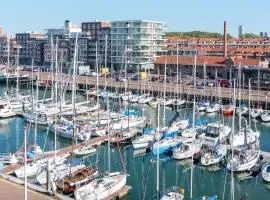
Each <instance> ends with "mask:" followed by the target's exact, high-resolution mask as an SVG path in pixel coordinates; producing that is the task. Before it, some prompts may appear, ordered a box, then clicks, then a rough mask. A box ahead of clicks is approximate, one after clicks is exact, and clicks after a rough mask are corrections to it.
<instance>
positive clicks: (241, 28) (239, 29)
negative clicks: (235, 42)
mask: <svg viewBox="0 0 270 200" xmlns="http://www.w3.org/2000/svg"><path fill="white" fill-rule="evenodd" d="M243 29H244V27H243V25H239V26H238V37H239V38H243V34H244V31H243Z"/></svg>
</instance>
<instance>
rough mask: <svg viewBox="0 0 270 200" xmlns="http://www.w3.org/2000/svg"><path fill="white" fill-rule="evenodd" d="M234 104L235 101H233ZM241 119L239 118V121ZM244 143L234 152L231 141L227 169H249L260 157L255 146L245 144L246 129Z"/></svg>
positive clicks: (237, 170)
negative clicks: (242, 146)
mask: <svg viewBox="0 0 270 200" xmlns="http://www.w3.org/2000/svg"><path fill="white" fill-rule="evenodd" d="M234 102H235V84H234ZM234 106H235V103H234ZM234 117H235V114H234V115H233V128H232V129H233V131H232V138H233V136H234V123H235V121H234V119H235V118H234ZM240 120H241V119H239V122H241V121H240ZM244 141H245V145H244V148H243V149H241V150H240V152H238V153H237V154H235V153H236V152H235V150H234V146H233V145H232V144H233V141H232V142H231V148H232V154H231V159H229V161H228V163H227V169H228V170H230V171H232V172H234V171H236V172H241V171H247V170H250V169H251V168H252V167H253V166H254V165H255V164H256V163H257V162H258V161H259V159H260V151H259V149H257V147H255V149H252V148H250V147H249V145H247V138H246V131H245V139H244Z"/></svg>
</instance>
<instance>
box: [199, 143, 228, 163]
mask: <svg viewBox="0 0 270 200" xmlns="http://www.w3.org/2000/svg"><path fill="white" fill-rule="evenodd" d="M226 155H227V148H226V147H225V146H220V145H218V146H217V147H215V148H214V149H212V150H211V149H210V150H208V151H207V152H206V153H205V154H203V155H202V157H201V164H202V165H203V166H210V165H216V164H218V163H220V162H222V161H223V160H224V158H225V156H226Z"/></svg>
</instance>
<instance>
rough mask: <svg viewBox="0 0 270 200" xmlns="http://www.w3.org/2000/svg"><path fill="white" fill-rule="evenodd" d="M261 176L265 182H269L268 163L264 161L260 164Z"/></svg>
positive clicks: (269, 171) (269, 164)
mask: <svg viewBox="0 0 270 200" xmlns="http://www.w3.org/2000/svg"><path fill="white" fill-rule="evenodd" d="M261 171H262V178H263V180H264V181H265V182H268V183H269V182H270V163H269V162H268V163H265V164H264V165H263V166H262V170H261Z"/></svg>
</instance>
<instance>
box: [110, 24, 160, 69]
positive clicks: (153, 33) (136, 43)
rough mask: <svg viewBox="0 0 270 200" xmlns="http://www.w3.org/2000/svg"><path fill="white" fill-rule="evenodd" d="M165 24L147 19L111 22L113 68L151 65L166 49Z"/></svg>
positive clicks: (111, 59) (111, 58) (133, 67)
mask: <svg viewBox="0 0 270 200" xmlns="http://www.w3.org/2000/svg"><path fill="white" fill-rule="evenodd" d="M164 36H165V25H164V23H162V22H155V21H146V20H127V21H126V20H125V21H113V22H112V23H111V38H110V40H111V54H110V62H111V66H112V67H113V68H121V67H123V66H124V63H125V60H126V63H127V66H128V67H129V69H130V67H131V68H132V69H135V68H137V67H143V66H149V65H151V64H152V63H153V60H154V59H155V57H156V56H158V55H160V54H161V53H162V52H163V51H164V50H163V48H164V46H165V43H164Z"/></svg>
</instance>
